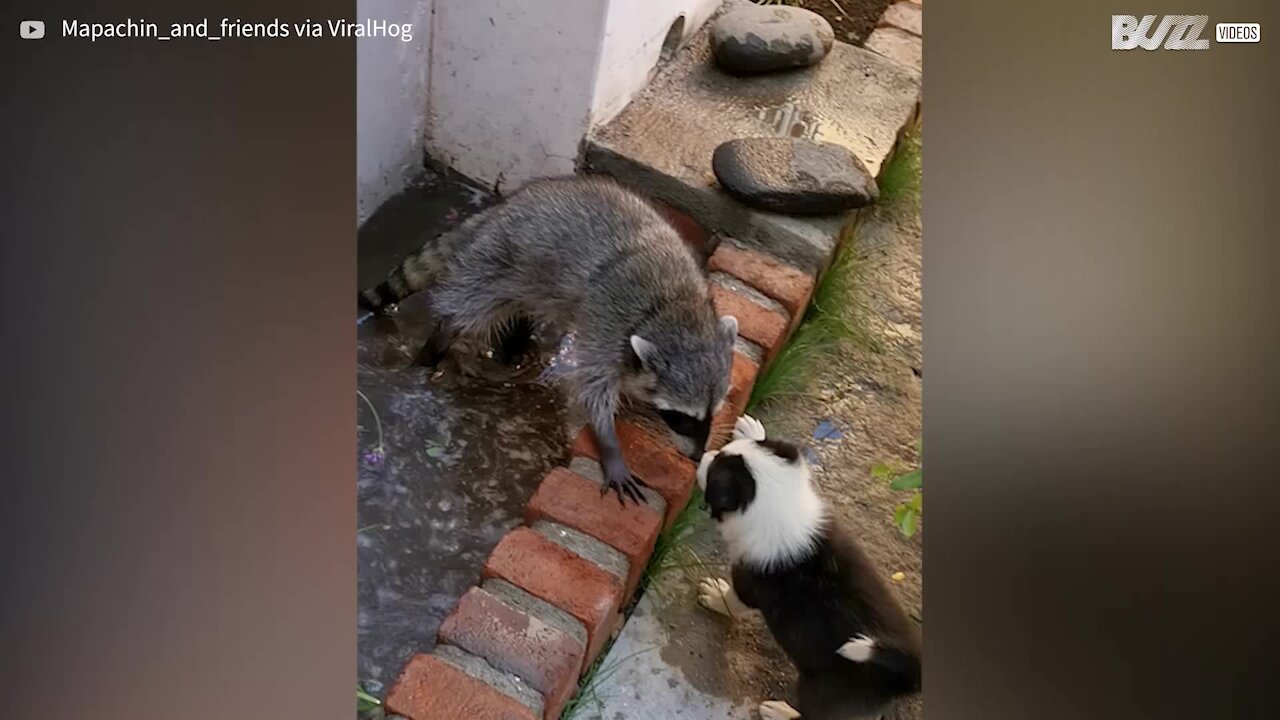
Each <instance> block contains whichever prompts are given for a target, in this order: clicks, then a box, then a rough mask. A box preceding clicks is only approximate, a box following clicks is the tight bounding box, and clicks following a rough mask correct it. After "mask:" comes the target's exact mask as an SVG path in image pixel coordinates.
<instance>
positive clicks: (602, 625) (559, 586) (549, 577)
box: [482, 527, 622, 663]
mask: <svg viewBox="0 0 1280 720" xmlns="http://www.w3.org/2000/svg"><path fill="white" fill-rule="evenodd" d="M482 574H483V575H484V577H487V578H492V577H496V578H502V579H503V580H506V581H507V582H509V583H511V584H512V585H515V586H516V587H519V588H521V589H522V590H524V591H525V592H527V593H529V594H530V595H534V596H536V597H539V598H542V599H543V600H546V601H547V602H549V603H551V604H552V605H555V606H556V607H558V608H560V609H561V610H564V611H565V612H567V613H569V614H570V615H572V616H574V617H576V618H578V619H579V620H581V621H582V624H583V625H585V626H586V628H587V652H586V655H585V662H587V663H590V662H591V660H592V659H594V658H595V656H596V653H598V652H600V647H601V646H602V645H603V644H604V641H605V639H607V638H608V637H609V632H610V630H611V629H612V627H613V625H612V623H613V616H614V615H616V614H617V613H618V610H619V608H620V607H621V605H622V583H621V582H619V581H618V580H617V578H615V577H614V576H612V575H610V574H609V573H608V572H606V571H605V570H604V569H603V568H600V567H598V566H596V565H595V564H594V563H592V562H591V561H590V560H587V559H585V558H582V557H579V556H578V555H576V554H574V553H572V552H570V551H568V550H566V549H564V548H563V547H560V546H559V545H557V544H555V543H553V542H551V541H550V540H548V539H546V538H544V537H542V536H541V535H539V534H538V533H537V532H535V531H534V530H532V529H530V528H527V527H518V528H516V529H515V530H512V531H511V532H509V533H507V534H506V536H505V537H503V538H502V540H500V541H499V542H498V546H497V547H495V548H494V549H493V552H492V553H490V555H489V559H488V560H486V561H485V563H484V569H483V571H482Z"/></svg>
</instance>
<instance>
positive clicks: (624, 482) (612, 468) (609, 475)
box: [600, 463, 649, 508]
mask: <svg viewBox="0 0 1280 720" xmlns="http://www.w3.org/2000/svg"><path fill="white" fill-rule="evenodd" d="M647 487H649V486H648V485H647V484H645V482H644V481H643V480H641V479H640V478H638V477H636V476H635V475H632V474H631V470H630V469H628V468H627V466H626V464H625V463H618V464H616V465H609V464H606V465H605V467H604V487H603V488H601V490H600V495H602V496H603V495H607V494H608V493H609V491H610V490H612V491H614V492H615V493H617V494H618V504H619V505H621V506H622V507H624V508H625V507H626V506H627V498H630V499H631V500H632V501H633V502H635V504H637V505H644V504H645V503H646V502H647V501H646V500H645V497H644V492H643V491H641V489H640V488H647Z"/></svg>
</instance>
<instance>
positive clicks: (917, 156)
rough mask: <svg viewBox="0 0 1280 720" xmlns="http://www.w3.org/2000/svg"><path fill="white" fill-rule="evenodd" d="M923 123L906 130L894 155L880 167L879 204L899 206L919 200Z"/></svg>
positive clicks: (878, 183)
mask: <svg viewBox="0 0 1280 720" xmlns="http://www.w3.org/2000/svg"><path fill="white" fill-rule="evenodd" d="M921 130H922V126H921V125H920V123H915V124H913V125H912V126H911V127H910V128H908V130H907V131H906V132H905V133H903V136H902V139H901V140H900V141H899V142H898V147H897V148H895V149H894V151H893V157H891V158H889V162H887V163H885V166H884V167H883V168H881V169H880V177H878V178H876V184H877V185H879V187H880V204H881V205H897V204H899V203H901V202H903V201H910V202H911V203H913V204H914V203H918V202H919V201H920V187H921V186H920V178H921V176H922V170H923V161H922V157H923V153H922V150H923V148H922V140H921Z"/></svg>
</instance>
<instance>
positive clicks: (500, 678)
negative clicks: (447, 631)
mask: <svg viewBox="0 0 1280 720" xmlns="http://www.w3.org/2000/svg"><path fill="white" fill-rule="evenodd" d="M431 654H432V655H434V656H436V657H437V658H439V659H441V660H443V661H444V662H446V663H448V664H450V665H452V666H453V667H454V668H456V669H458V670H459V671H461V672H464V673H466V674H467V675H470V676H471V677H473V678H475V679H476V680H479V681H481V682H483V683H486V684H488V685H489V686H490V687H492V688H493V689H495V690H497V691H498V692H500V693H502V694H503V695H506V696H507V697H509V698H511V699H512V700H515V701H516V702H518V703H520V704H521V705H524V706H525V707H527V708H529V709H530V710H531V711H533V714H534V716H535V717H542V710H543V700H542V693H540V692H538V691H537V690H534V689H533V686H531V685H529V684H528V683H526V682H525V681H523V680H521V679H520V678H518V677H516V676H515V675H512V674H511V673H509V672H506V671H505V670H499V669H498V668H496V667H494V666H492V665H490V664H489V663H488V662H487V661H485V659H484V658H482V657H479V656H476V655H472V654H471V653H469V652H467V651H466V650H463V649H462V648H459V647H454V646H453V645H444V644H440V645H436V649H435V650H433V651H432V652H431Z"/></svg>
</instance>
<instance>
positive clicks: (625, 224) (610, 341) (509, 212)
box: [359, 177, 738, 502]
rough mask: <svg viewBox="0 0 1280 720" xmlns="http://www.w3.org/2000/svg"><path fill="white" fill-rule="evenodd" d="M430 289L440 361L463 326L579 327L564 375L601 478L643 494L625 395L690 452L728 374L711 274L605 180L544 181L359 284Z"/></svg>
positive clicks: (731, 334) (366, 298) (468, 330)
mask: <svg viewBox="0 0 1280 720" xmlns="http://www.w3.org/2000/svg"><path fill="white" fill-rule="evenodd" d="M427 288H430V300H431V308H432V315H433V317H434V318H435V323H436V325H435V327H434V328H433V331H432V333H431V337H430V339H429V340H428V342H427V344H426V347H424V348H423V352H422V354H421V355H420V356H419V358H420V361H421V362H422V363H424V364H427V365H434V364H435V363H436V362H438V361H439V360H440V359H441V357H442V356H443V354H444V353H445V351H446V350H447V349H448V348H449V346H450V345H451V344H452V342H453V341H454V340H455V339H456V338H457V337H458V336H459V335H462V334H465V335H468V336H472V337H488V338H490V339H492V338H493V337H494V335H495V334H498V333H500V332H501V331H502V329H503V328H505V327H507V326H508V325H509V324H511V323H512V322H514V321H516V319H518V318H527V319H531V320H533V321H535V322H540V323H547V324H549V325H550V326H551V327H554V328H556V329H557V330H559V331H563V332H568V331H573V332H574V333H576V341H575V350H574V355H575V358H574V359H575V365H574V367H573V368H572V369H571V370H570V371H569V373H568V377H567V378H566V379H567V380H568V381H569V383H570V387H571V388H572V389H573V391H574V393H575V394H576V396H577V398H576V399H577V401H578V402H580V403H581V405H582V407H583V409H584V410H585V411H586V413H587V414H588V416H589V417H590V422H591V426H592V429H593V430H594V432H595V436H596V440H597V445H598V447H599V449H600V454H601V455H600V457H601V466H602V468H603V472H604V476H605V481H606V486H605V490H606V491H607V490H609V489H613V490H614V491H615V492H617V493H618V498H619V499H620V500H621V499H622V498H623V495H624V494H625V495H626V496H628V497H630V498H632V499H633V500H636V501H637V502H639V501H640V500H641V498H642V497H643V496H642V495H641V494H640V492H639V490H638V488H637V485H643V484H644V483H643V482H642V481H640V480H639V479H638V478H634V477H633V476H632V474H631V471H630V469H629V468H628V467H627V464H626V462H625V461H624V460H623V458H622V453H621V450H620V447H619V442H618V437H617V433H616V431H615V428H614V413H615V411H616V410H617V408H618V403H619V399H620V397H621V396H624V395H625V396H628V397H630V398H633V399H635V400H638V401H640V402H642V403H646V404H648V405H650V406H651V407H653V408H654V409H656V410H657V411H658V414H659V415H661V417H662V418H663V420H664V421H665V422H666V423H667V425H668V426H669V427H670V428H671V430H672V432H673V433H674V434H675V435H676V436H677V440H678V441H679V442H680V444H681V450H682V451H683V452H684V453H685V454H686V455H689V456H690V457H693V458H694V459H697V458H700V457H701V456H702V453H703V451H704V449H705V447H706V443H707V438H708V436H709V434H710V428H711V421H712V418H713V417H714V415H715V413H716V412H717V411H718V410H719V409H720V407H721V405H722V404H723V402H724V398H725V394H726V393H727V391H728V385H729V370H730V366H731V364H732V357H733V343H734V339H735V338H736V336H737V331H738V323H737V320H736V319H734V318H733V317H732V316H726V317H717V316H716V313H715V310H714V309H713V307H712V304H711V297H710V293H709V291H708V286H707V279H706V276H705V275H704V273H703V272H702V270H701V268H699V266H698V264H697V262H696V260H695V259H694V257H693V255H692V253H691V252H690V250H689V249H688V248H687V247H686V246H685V244H684V241H683V240H682V239H681V238H680V236H679V235H678V234H677V233H676V231H675V229H674V228H672V227H671V225H670V224H668V223H667V222H666V220H664V219H663V218H662V216H661V215H659V214H658V212H657V211H656V210H654V208H653V207H652V206H651V205H649V203H648V202H646V201H645V200H644V199H642V198H641V197H639V196H638V195H636V194H634V193H632V192H630V191H628V190H626V189H625V188H623V187H622V186H621V185H618V184H617V183H615V182H613V181H612V180H608V179H604V178H588V177H572V178H556V179H549V180H540V181H536V182H533V183H531V184H529V185H526V186H525V187H523V188H521V189H520V190H519V191H517V192H516V193H515V194H513V195H512V196H511V197H509V198H507V199H506V200H505V201H504V202H502V203H500V204H498V205H495V206H493V207H490V208H488V209H486V210H484V211H482V212H480V213H478V214H476V215H474V216H472V217H471V218H469V219H468V220H467V221H465V222H464V223H462V224H461V225H459V226H458V227H457V228H455V229H454V230H452V231H451V232H449V233H446V234H445V235H443V236H441V237H440V238H439V239H438V240H437V241H436V242H433V243H428V244H427V245H426V246H425V247H424V248H423V249H422V250H421V251H420V252H419V253H418V254H416V255H414V256H412V257H410V258H409V259H407V260H405V261H404V263H403V264H402V265H401V266H400V267H398V268H396V270H394V271H392V273H391V274H390V275H389V276H388V278H387V280H386V281H385V282H384V283H382V284H381V285H379V286H378V287H377V288H374V289H371V290H366V291H364V292H362V293H360V297H359V302H360V305H361V307H363V308H365V309H367V310H371V311H375V312H376V311H378V310H379V309H380V308H383V307H385V306H386V305H389V304H391V303H395V302H398V301H399V300H401V299H403V298H404V297H406V296H408V295H410V294H412V293H414V292H417V291H419V290H424V289H427Z"/></svg>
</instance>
